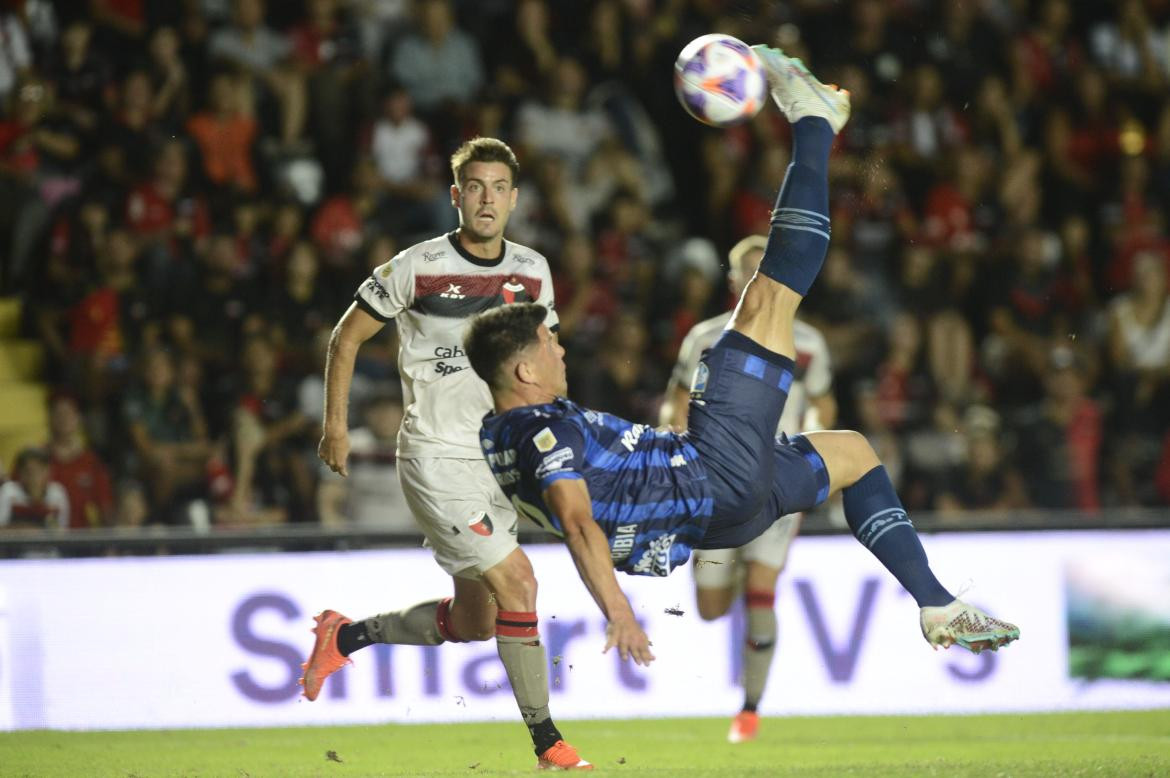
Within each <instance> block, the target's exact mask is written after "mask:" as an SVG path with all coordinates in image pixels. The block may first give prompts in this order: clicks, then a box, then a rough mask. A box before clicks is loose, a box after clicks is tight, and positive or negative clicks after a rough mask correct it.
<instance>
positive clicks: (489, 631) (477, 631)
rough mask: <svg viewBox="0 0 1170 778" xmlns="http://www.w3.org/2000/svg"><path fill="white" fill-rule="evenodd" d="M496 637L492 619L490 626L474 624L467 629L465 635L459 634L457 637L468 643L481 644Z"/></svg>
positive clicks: (494, 624)
mask: <svg viewBox="0 0 1170 778" xmlns="http://www.w3.org/2000/svg"><path fill="white" fill-rule="evenodd" d="M495 636H496V622H495V619H492V621H491V623H490V624H476V625H474V626H473V627H469V628H468V630H467V634H463V633H462V632H460V633H459V637H460V638H462V639H463V640H466V641H468V642H470V643H481V642H483V641H485V640H491V639H492V638H494V637H495Z"/></svg>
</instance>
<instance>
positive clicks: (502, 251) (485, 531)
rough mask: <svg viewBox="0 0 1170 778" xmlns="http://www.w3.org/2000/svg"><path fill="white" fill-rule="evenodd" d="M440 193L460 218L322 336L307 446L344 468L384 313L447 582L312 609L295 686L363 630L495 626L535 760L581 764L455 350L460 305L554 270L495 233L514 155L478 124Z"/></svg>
mask: <svg viewBox="0 0 1170 778" xmlns="http://www.w3.org/2000/svg"><path fill="white" fill-rule="evenodd" d="M451 170H452V173H453V175H454V184H452V186H451V204H452V205H453V206H454V207H455V208H456V209H457V210H458V211H459V228H458V229H456V230H455V231H454V232H452V233H450V234H447V235H440V236H439V237H437V238H433V239H431V240H427V241H423V242H422V243H419V244H416V245H414V246H411V247H410V248H408V249H406V250H405V251H402V252H401V253H399V254H398V255H397V256H395V257H394V258H393V259H391V260H390V261H389V262H387V263H385V264H384V265H381V266H379V267H377V268H376V269H375V270H374V271H373V273H372V274H371V276H370V277H369V278H368V279H366V281H365V282H363V283H362V285H361V286H360V287H359V288H358V291H357V294H356V295H355V298H354V302H353V304H352V305H351V306H350V307H349V309H348V310H347V311H346V312H345V314H344V315H343V316H342V317H341V320H340V321H339V322H338V324H337V326H336V328H335V329H334V331H333V335H332V338H331V339H330V343H329V356H328V361H327V363H326V367H325V418H324V430H323V435H322V438H321V444H320V446H319V448H318V453H319V455H320V457H321V459H322V460H323V461H324V462H325V463H326V464H327V465H328V466H329V467H330V468H331V469H333V470H334V471H336V472H338V473H340V474H342V475H345V474H346V457H347V455H348V453H349V436H348V430H347V425H346V418H347V406H348V395H349V386H350V381H351V379H352V377H353V370H354V359H355V356H356V354H357V350H358V347H359V346H360V345H361V344H362V343H363V342H365V341H366V340H368V339H369V338H370V337H372V336H373V335H374V334H375V333H377V332H378V331H379V330H380V329H381V328H382V327H383V326H384V325H385V323H386V322H388V321H390V320H391V319H393V320H395V321H396V322H397V325H398V334H399V340H400V347H399V354H398V365H399V369H400V372H401V374H402V389H403V398H404V402H405V405H406V413H405V417H404V419H403V423H402V428H401V431H400V432H399V436H398V473H399V479H400V481H401V483H402V489H403V492H404V494H405V496H406V501H407V504H408V505H409V506H410V509H411V512H412V513H413V514H414V518H415V520H416V521H417V523H418V526H419V528H420V529H421V530H422V532H423V534H424V535H425V536H426V541H427V545H428V546H430V548H431V550H432V551H433V552H434V554H435V561H436V562H437V563H438V564H439V566H440V567H442V568H443V569H444V570H445V571H446V572H447V573H448V574H450V575H451V577H452V579H453V581H454V590H455V593H454V596H453V597H446V598H443V599H435V600H430V601H427V602H423V603H419V604H416V605H414V606H412V607H409V608H405V609H403V610H400V611H394V612H390V613H383V614H380V615H377V616H372V617H369V618H366V619H364V620H362V621H356V622H351V621H350V619H347V618H346V617H345V616H342V615H341V614H340V613H338V612H336V611H333V610H326V611H323V612H322V613H321V614H319V615H318V616H316V622H317V626H316V627H315V628H314V630H313V632H314V634H315V635H316V642H315V644H314V647H313V651H312V654H311V655H310V657H309V660H308V661H307V662H306V663H305V675H304V677H303V678H302V679H301V681H302V684H303V685H304V687H305V696H306V697H308V698H309V699H310V700H313V699H316V697H317V695H318V694H319V693H320V690H321V685H322V683H323V682H324V680H325V678H326V677H328V676H329V675H330V674H331V673H333V672H335V671H337V670H339V669H340V668H341V667H343V666H344V665H346V664H348V663H349V659H348V657H349V654H351V653H352V652H353V651H355V650H357V649H360V648H363V647H365V646H368V645H371V644H373V643H399V644H412V645H436V644H438V643H442V642H445V641H451V642H464V641H469V640H488V639H490V638H492V637H495V639H496V645H497V648H498V650H499V654H500V659H501V661H502V662H503V664H504V668H505V670H506V671H507V674H508V680H509V682H510V683H511V685H512V689H513V692H514V693H515V696H516V702H517V704H518V705H519V707H520V713H521V715H522V717H523V719H524V723H525V724H526V725H527V726H528V729H529V732H530V734H531V736H532V742H533V745H534V748H535V751H536V754H537V756H538V763H537V765H538V767H541V768H549V769H591V767H592V765H590V764H589V763H588V762H586V761H584V760H583V759H581V758H580V756H579V755H578V754H577V751H576V750H575V749H574V748H573V747H572V746H571V745H569V744H567V743H565V742H564V740H563V738H562V737H561V735H560V732H559V731H558V730H557V728H556V725H555V724H554V723H553V721H552V717H551V715H550V714H549V709H548V703H549V691H548V661H547V658H546V655H545V649H544V646H543V645H542V644H541V642H540V633H539V631H538V627H537V616H536V578H535V576H534V575H533V571H532V565H531V563H530V562H529V560H528V556H527V555H526V554H525V553H524V551H523V550H522V549H521V548H520V547H519V545H517V542H516V512H515V510H514V509H513V507H512V505H511V504H510V503H509V502H508V501H507V500H506V499H505V497H504V494H503V492H501V491H500V488H499V487H498V486H497V485H496V482H495V479H494V478H493V477H492V474H491V471H490V470H489V469H488V466H487V464H486V463H485V462H484V460H483V455H482V454H481V453H480V447H479V427H480V422H481V420H482V419H483V416H484V414H486V413H487V412H488V411H489V410H490V409H491V407H492V401H491V395H490V394H489V393H488V389H487V385H486V384H484V382H483V381H481V380H480V379H479V378H478V377H477V376H476V375H475V372H474V371H473V370H471V369H470V365H469V364H468V361H467V357H466V356H465V355H464V353H463V348H462V342H463V328H464V325H465V324H466V322H467V319H468V318H469V317H472V316H474V315H475V314H477V313H480V312H482V311H485V310H487V309H489V308H494V307H496V306H499V305H505V304H507V303H512V302H524V301H532V302H538V303H540V304H542V305H544V306H547V307H548V309H549V315H548V319H547V320H546V324H547V325H548V326H549V328H550V329H553V330H554V331H555V328H556V324H557V317H556V313H555V312H554V311H553V305H552V303H553V289H552V278H551V276H550V273H549V268H548V263H547V261H546V260H545V258H544V257H543V256H541V255H540V254H538V253H537V252H536V251H533V250H532V249H530V248H527V247H525V246H521V245H518V244H516V243H512V242H510V241H507V240H505V239H504V237H503V233H504V227H505V226H506V225H507V223H508V217H509V216H510V215H511V213H512V211H513V209H514V208H515V207H516V197H517V189H516V176H517V173H518V170H519V166H518V165H517V163H516V157H515V155H514V154H513V153H512V150H511V149H510V148H508V146H507V145H506V144H505V143H503V142H501V141H499V140H496V139H494V138H476V139H474V140H471V141H468V142H467V143H465V144H463V146H461V147H460V148H459V149H458V150H457V151H456V152H455V154H454V155H452V157H451Z"/></svg>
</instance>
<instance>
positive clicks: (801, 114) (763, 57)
mask: <svg viewBox="0 0 1170 778" xmlns="http://www.w3.org/2000/svg"><path fill="white" fill-rule="evenodd" d="M752 50H753V51H755V52H756V54H757V55H758V56H759V58H760V61H761V62H763V63H764V70H765V71H766V72H767V74H768V86H769V87H770V88H771V91H772V99H773V100H775V101H776V105H778V106H780V110H781V111H782V112H783V113H784V115H785V116H786V117H788V121H789V122H791V123H792V124H796V122H798V121H799V120H801V119H803V118H805V117H806V116H819V117H821V118H822V119H824V120H825V121H827V122H828V123H829V126H830V127H832V128H833V132H834V133H838V132H840V131H841V128H842V127H844V126H845V122H847V121H849V91H848V90H847V89H840V88H838V87H837V86H836V85H835V84H822V83H821V82H820V81H817V79H816V77H815V76H814V75H813V74H812V73H810V72H809V70H808V68H807V67H805V65H804V63H803V62H801V61H800V60H799V59H796V58H795V57H788V56H785V54H784V52H782V51H781V50H780V49H774V48H771V47H769V46H752Z"/></svg>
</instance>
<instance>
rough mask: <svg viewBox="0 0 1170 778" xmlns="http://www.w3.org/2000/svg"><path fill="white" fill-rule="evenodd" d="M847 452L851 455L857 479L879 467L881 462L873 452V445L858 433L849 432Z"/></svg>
mask: <svg viewBox="0 0 1170 778" xmlns="http://www.w3.org/2000/svg"><path fill="white" fill-rule="evenodd" d="M848 435H849V450H850V453H851V454H852V455H853V460H854V467H855V468H856V470H857V478H861V477H862V476H863V475H865V474H866V473H868V472H869V471H870V470H873V469H874V468H875V467H877V466H878V465H880V464H881V463H882V461H881V460H880V459H878V455H877V452H876V451H874V450H873V445H871V444H870V442H869V440H868V439H867V438H866V437H865V436H864V435H862V434H861V433H860V432H856V431H854V430H849V433H848Z"/></svg>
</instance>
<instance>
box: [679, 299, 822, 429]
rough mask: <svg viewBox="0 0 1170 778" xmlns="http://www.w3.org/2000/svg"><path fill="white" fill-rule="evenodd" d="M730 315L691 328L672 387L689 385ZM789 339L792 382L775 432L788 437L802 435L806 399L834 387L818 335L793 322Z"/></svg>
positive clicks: (723, 315)
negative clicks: (792, 345)
mask: <svg viewBox="0 0 1170 778" xmlns="http://www.w3.org/2000/svg"><path fill="white" fill-rule="evenodd" d="M731 313H732V312H731V311H728V312H727V313H722V314H720V315H718V316H715V317H712V318H710V319H707V320H706V321H701V322H699V323H698V324H696V325H695V326H694V327H692V328H691V331H690V332H688V333H687V336H686V337H685V338H683V342H682V346H681V347H680V348H679V350H678V361H677V362H676V363H675V366H674V371H673V372H672V373H671V376H670V377H671V381H672V382H673V383H675V384H677V385H678V386H681V387H683V388H686V387H689V386H690V385H691V379H692V378H693V377H694V375H695V370H696V369H697V368H698V367H699V358H700V357H701V356H702V355H703V352H704V351H706V350H707V349H709V348H711V347H712V346H714V345H715V341H717V340H719V336H720V335H722V334H723V330H724V329H725V328H726V327H727V322H729V321H731ZM792 335H793V340H794V341H795V343H796V372H795V374H794V375H793V378H794V379H795V380H794V381H793V382H792V386H791V387H790V388H789V390H788V400H787V401H786V402H785V403H784V413H783V414H782V415H781V416H780V426H779V428H778V429H777V430H776V431H777V432H784V433H787V434H789V435H795V434H797V433H799V432H803V431H804V414H805V412H806V411H807V410H808V406H809V398H812V397H820V396H822V395H825V394H828V392H829V390H830V389H831V388H832V386H833V370H832V366H831V364H830V361H829V347H828V345H827V344H826V343H825V336H824V335H822V334H821V331H820V330H818V329H817V328H816V327H814V326H812V325H811V324H809V323H807V322H803V321H801V320H800V319H797V320H796V321H794V322H793V327H792Z"/></svg>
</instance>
